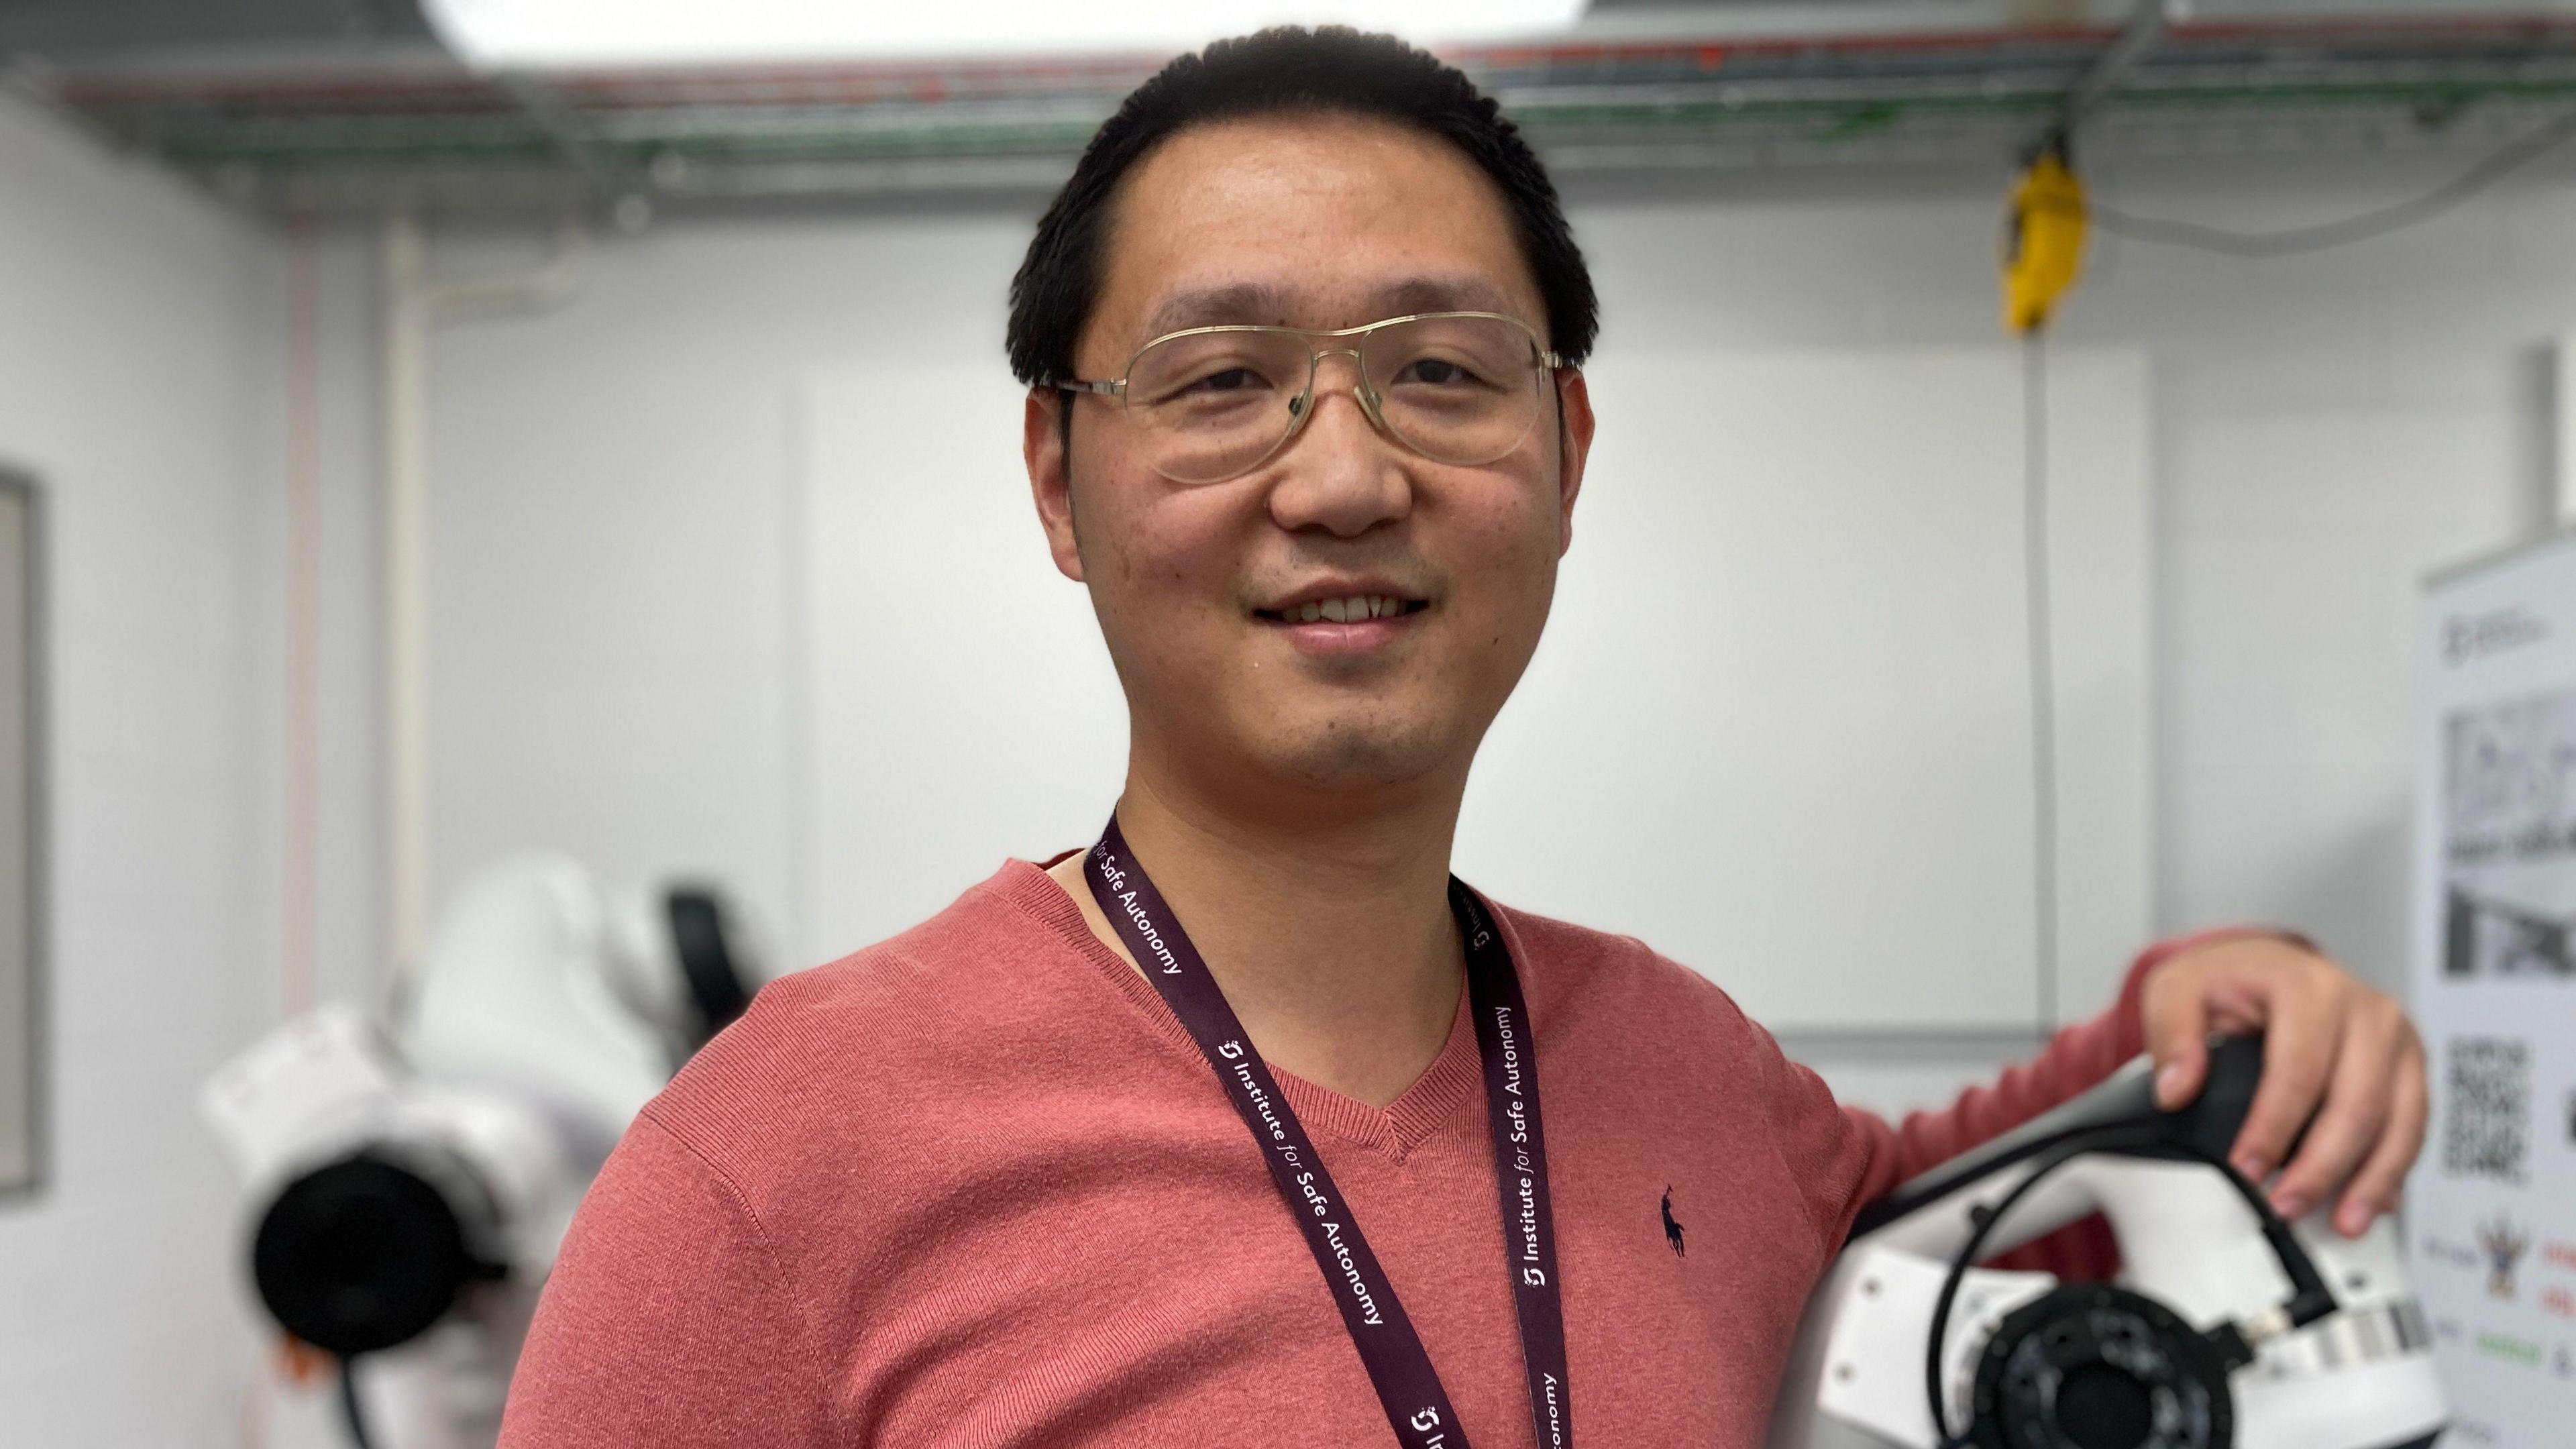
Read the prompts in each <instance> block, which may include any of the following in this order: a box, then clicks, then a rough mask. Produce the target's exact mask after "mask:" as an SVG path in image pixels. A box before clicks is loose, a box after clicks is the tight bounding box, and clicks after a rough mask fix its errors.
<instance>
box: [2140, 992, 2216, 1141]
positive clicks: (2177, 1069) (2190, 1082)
mask: <svg viewBox="0 0 2576 1449" xmlns="http://www.w3.org/2000/svg"><path fill="white" fill-rule="evenodd" d="M2164 978H2165V979H2163V980H2161V981H2150V982H2148V983H2147V989H2146V991H2145V993H2144V994H2143V998H2142V999H2141V1001H2140V1002H2139V1017H2140V1022H2139V1025H2140V1027H2141V1029H2142V1030H2143V1032H2144V1033H2145V1036H2146V1040H2147V1051H2148V1053H2149V1054H2150V1055H2151V1056H2153V1057H2154V1059H2155V1064H2156V1105H2157V1106H2159V1107H2162V1108H2163V1109H2165V1110H2166V1111H2168V1112H2170V1111H2173V1110H2174V1109H2176V1108H2178V1107H2181V1106H2183V1105H2184V1104H2186V1103H2188V1102H2190V1101H2191V1099H2192V1098H2194V1097H2196V1096H2198V1095H2200V1088H2201V1083H2202V1082H2203V1081H2205V1080H2206V1079H2207V1078H2208V1075H2209V1000H2208V998H2207V997H2206V996H2204V995H2203V994H2202V993H2201V992H2200V991H2199V990H2198V989H2197V987H2196V985H2195V984H2194V983H2192V982H2191V981H2190V980H2189V979H2188V978H2183V979H2177V978H2176V977H2175V976H2174V975H2173V974H2172V973H2170V972H2168V973H2165V974H2164ZM2159 988H2161V989H2159Z"/></svg>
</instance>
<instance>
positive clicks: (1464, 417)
mask: <svg viewBox="0 0 2576 1449" xmlns="http://www.w3.org/2000/svg"><path fill="white" fill-rule="evenodd" d="M1362 350H1363V352H1364V353H1365V355H1366V360H1367V367H1368V379H1369V387H1370V388H1371V390H1373V391H1374V392H1375V393H1376V394H1377V399H1378V413H1379V415H1380V416H1382V417H1383V418H1385V419H1386V425H1387V428H1388V430H1389V431H1391V432H1393V433H1394V434H1395V435H1396V436H1397V437H1398V438H1400V439H1402V440H1403V441H1404V443H1405V445H1406V446H1408V447H1411V448H1413V449H1415V450H1417V451H1419V452H1420V453H1422V454H1423V456H1425V457H1428V458H1432V459H1435V460H1437V461H1439V462H1443V463H1457V464H1463V465H1468V466H1475V465H1478V464H1484V463H1490V462H1493V461H1494V460H1495V459H1497V458H1500V457H1501V456H1503V455H1504V454H1505V453H1508V452H1510V451H1511V450H1512V449H1514V448H1517V447H1519V446H1520V444H1521V440H1522V439H1523V438H1526V437H1528V436H1529V433H1530V428H1531V426H1532V425H1533V424H1535V423H1536V422H1537V421H1538V413H1539V386H1538V378H1539V372H1540V358H1539V350H1538V343H1537V340H1536V339H1535V338H1533V337H1532V336H1531V335H1530V333H1529V331H1528V330H1527V329H1526V328H1523V327H1522V326H1520V324H1518V323H1516V322H1512V321H1509V320H1507V319H1504V318H1500V317H1422V318H1417V319H1415V320H1413V321H1410V322H1403V323H1399V324H1397V325H1396V326H1393V327H1389V328H1386V329H1385V330H1383V331H1379V332H1372V333H1370V334H1369V335H1368V339H1367V341H1366V343H1365V344H1364V345H1363V349H1362Z"/></svg>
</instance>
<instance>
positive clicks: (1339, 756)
mask: <svg viewBox="0 0 2576 1449" xmlns="http://www.w3.org/2000/svg"><path fill="white" fill-rule="evenodd" d="M1456 753H1457V749H1456V742H1455V740H1453V739H1452V738H1451V737H1450V733H1449V732H1448V731H1446V730H1442V729H1439V728H1436V727H1434V726H1431V725H1429V724H1427V723H1420V724H1412V725H1409V726H1407V725H1393V724H1390V723H1389V722H1386V721H1370V722H1368V723H1366V724H1357V723H1353V722H1347V721H1338V720H1337V721H1326V722H1323V723H1322V724H1320V725H1319V726H1318V727H1316V728H1314V729H1312V730H1311V731H1301V732H1299V733H1298V734H1297V735H1295V736H1293V737H1291V738H1286V739H1275V740H1272V741H1270V742H1268V748H1265V749H1263V750H1262V751H1261V754H1262V755H1263V756H1265V757H1267V758H1268V759H1269V760H1270V762H1271V765H1272V768H1273V769H1274V770H1275V771H1276V772H1277V773H1278V774H1279V775H1280V776H1281V777H1282V778H1283V779H1285V780H1287V781H1289V782H1290V783H1293V784H1295V785H1298V786H1300V787H1302V788H1305V789H1309V790H1366V789H1373V788H1378V787H1382V786H1388V785H1401V784H1404V783H1406V782H1408V781H1413V780H1419V779H1421V778H1423V777H1424V776H1426V775H1430V774H1434V773H1436V772H1438V771H1439V770H1440V769H1441V768H1442V767H1443V766H1445V765H1447V764H1448V763H1449V762H1450V759H1451V757H1452V756H1454V755H1455V754H1456Z"/></svg>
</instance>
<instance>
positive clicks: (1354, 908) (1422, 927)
mask: <svg viewBox="0 0 2576 1449" xmlns="http://www.w3.org/2000/svg"><path fill="white" fill-rule="evenodd" d="M1464 785H1465V781H1464V779H1463V778H1462V779H1460V780H1458V781H1457V782H1455V784H1454V785H1452V786H1446V787H1443V788H1432V789H1426V790H1414V791H1403V792H1399V796H1400V797H1399V798H1396V799H1393V800H1386V799H1380V800H1376V801H1372V802H1368V804H1367V805H1365V806H1362V805H1352V804H1349V803H1348V802H1344V803H1343V806H1342V808H1328V809H1316V810H1281V809H1276V808H1272V809H1260V810H1243V809H1228V808H1225V807H1226V805H1227V804H1228V803H1230V802H1223V801H1214V800H1209V799H1206V798H1204V797H1203V796H1202V795H1200V794H1199V793H1198V792H1195V791H1192V790H1190V789H1188V788H1186V787H1185V785H1184V784H1183V783H1182V782H1180V781H1177V780H1175V779H1174V778H1172V777H1171V776H1169V775H1166V774H1163V773H1161V772H1158V771H1155V770H1153V769H1151V768H1150V767H1148V766H1147V765H1146V763H1145V762H1143V761H1141V760H1132V759H1131V761H1130V762H1129V766H1128V774H1127V788H1126V790H1125V791H1124V792H1123V793H1122V794H1121V795H1120V796H1119V800H1118V826H1119V829H1120V830H1121V831H1122V832H1124V833H1125V835H1126V837H1127V843H1128V845H1129V847H1130V848H1131V849H1132V850H1133V851H1134V852H1135V855H1136V859H1137V860H1138V861H1139V862H1140V863H1141V864H1142V865H1143V866H1144V867H1145V869H1146V871H1147V873H1148V874H1150V875H1151V876H1152V877H1153V880H1154V885H1155V887H1156V888H1157V889H1158V890H1160V891H1161V892H1162V894H1163V898H1164V899H1165V900H1166V901H1168V902H1170V904H1171V907H1172V910H1173V912H1174V913H1175V914H1176V915H1177V916H1179V918H1180V920H1181V924H1182V927H1183V929H1185V930H1187V931H1188V932H1189V935H1190V940H1191V941H1192V942H1193V943H1194V944H1196V945H1197V947H1198V949H1199V954H1200V955H1201V956H1203V957H1205V958H1206V960H1207V963H1208V970H1209V972H1210V973H1211V974H1213V975H1214V976H1215V977H1216V981H1217V985H1218V986H1219V987H1220V988H1222V989H1223V990H1224V992H1225V997H1226V1001H1227V1004H1229V1005H1231V1006H1232V1007H1233V1008H1234V1012H1235V1015H1236V1017H1237V1018H1239V1019H1240V1020H1241V1021H1242V1023H1243V1028H1244V1031H1245V1032H1246V1033H1247V1034H1248V1035H1250V1037H1251V1038H1252V1043H1253V1045H1254V1047H1256V1048H1257V1049H1258V1050H1259V1051H1260V1052H1261V1055H1262V1056H1263V1057H1264V1058H1265V1059H1266V1060H1268V1061H1269V1062H1270V1063H1271V1065H1272V1066H1274V1067H1277V1068H1279V1069H1282V1070H1285V1071H1289V1072H1293V1073H1295V1074H1296V1075H1298V1076H1300V1077H1303V1078H1305V1079H1306V1080H1308V1081H1310V1082H1313V1083H1315V1084H1316V1085H1318V1086H1322V1087H1326V1088H1329V1089H1331V1090H1333V1091H1336V1092H1339V1093H1341V1094H1343V1095H1344V1096H1348V1097H1353V1098H1356V1099H1358V1100H1360V1101H1363V1102H1366V1103H1368V1104H1370V1105H1371V1106H1377V1107H1383V1106H1385V1105H1386V1104H1388V1103H1389V1102H1392V1101H1394V1100H1395V1099H1396V1098H1397V1097H1399V1096H1401V1095H1403V1093H1404V1090H1405V1088H1407V1087H1409V1086H1411V1085H1412V1084H1413V1082H1414V1079H1415V1078H1417V1077H1419V1076H1421V1075H1422V1072H1423V1070H1424V1069H1425V1068H1427V1067H1429V1066H1430V1065H1431V1062H1432V1059H1433V1058H1435V1057H1437V1056H1438V1055H1439V1054H1440V1048H1441V1046H1442V1044H1443V1043H1445V1042H1446V1041H1447V1039H1448V1036H1449V1028H1450V1025H1451V1023H1452V1022H1453V1020H1454V1019H1455V1016H1456V1013H1457V1009H1458V993H1459V991H1460V990H1461V989H1463V982H1464V973H1463V968H1462V964H1461V955H1460V946H1459V942H1458V933H1457V926H1456V922H1455V920H1454V919H1453V918H1452V917H1451V915H1450V912H1449V902H1448V882H1449V846H1450V841H1451V838H1452V837H1453V836H1454V834H1455V833H1456V829H1457V821H1458V801H1459V797H1460V794H1461V793H1462V791H1463V788H1464ZM1272 803H1273V804H1274V805H1276V804H1278V803H1284V802H1272ZM1081 866H1082V857H1081V856H1079V855H1076V856H1072V857H1068V858H1067V859H1066V860H1065V861H1063V862H1062V863H1060V864H1059V865H1057V866H1056V867H1055V868H1054V872H1053V873H1054V874H1055V875H1056V876H1057V878H1058V881H1059V883H1061V884H1063V885H1064V886H1065V887H1066V890H1067V892H1068V893H1069V894H1071V895H1072V896H1073V898H1074V901H1075V903H1076V904H1077V905H1079V906H1080V907H1081V908H1082V910H1083V914H1084V917H1085V919H1086V920H1088V921H1090V923H1091V927H1092V930H1093V932H1094V933H1095V934H1097V935H1099V936H1100V937H1101V938H1102V939H1103V940H1104V941H1106V942H1108V943H1109V945H1110V946H1111V947H1113V948H1114V949H1116V950H1117V951H1118V952H1119V954H1120V955H1122V956H1125V955H1127V954H1128V953H1127V951H1126V948H1125V945H1124V944H1123V943H1122V942H1121V941H1120V940H1119V938H1118V935H1117V932H1116V931H1115V930H1114V929H1112V928H1111V927H1110V925H1109V921H1108V918H1107V917H1106V916H1104V915H1101V914H1100V913H1099V910H1098V907H1097V905H1096V903H1095V902H1094V901H1093V900H1092V898H1091V890H1090V886H1089V883H1088V882H1087V881H1085V880H1084V879H1083V878H1082V874H1081ZM1129 964H1130V965H1133V964H1134V962H1133V959H1132V958H1130V961H1129Z"/></svg>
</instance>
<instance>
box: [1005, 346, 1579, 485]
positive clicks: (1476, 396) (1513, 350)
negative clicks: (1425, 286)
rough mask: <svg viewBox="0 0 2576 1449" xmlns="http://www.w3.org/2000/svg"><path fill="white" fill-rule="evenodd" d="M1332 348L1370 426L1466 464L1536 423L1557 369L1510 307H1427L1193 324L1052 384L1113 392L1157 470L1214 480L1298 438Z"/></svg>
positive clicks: (1506, 446)
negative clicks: (1353, 375) (1332, 325)
mask: <svg viewBox="0 0 2576 1449" xmlns="http://www.w3.org/2000/svg"><path fill="white" fill-rule="evenodd" d="M1334 344H1341V345H1334ZM1334 356H1342V357H1348V358H1350V359H1352V361H1353V362H1355V363H1357V364H1358V368H1359V382H1358V386H1357V388H1356V389H1355V392H1356V394H1357V396H1358V398H1359V404H1360V410H1361V411H1362V412H1364V413H1366V414H1368V418H1369V421H1370V422H1371V423H1374V424H1375V425H1376V426H1377V428H1378V430H1379V431H1381V432H1383V433H1385V434H1386V435H1387V436H1388V437H1390V438H1393V439H1395V440H1396V441H1397V442H1398V443H1401V444H1403V445H1404V446H1405V447H1407V448H1410V449H1412V450H1413V451H1414V452H1417V453H1420V454H1421V455H1422V456H1424V457H1426V458H1429V459H1431V460H1432V461H1434V462H1438V463H1452V464H1457V465H1459V466H1462V467H1471V468H1472V467H1478V466H1481V465H1483V464H1486V463H1491V462H1493V461H1494V460H1496V459H1498V458H1500V457H1502V456H1503V455H1504V454H1506V453H1509V452H1510V451H1512V450H1513V449H1514V448H1517V447H1519V446H1520V445H1521V440H1522V439H1524V438H1527V437H1528V436H1529V434H1530V429H1531V428H1533V427H1534V426H1536V425H1537V422H1538V417H1539V413H1540V410H1541V409H1540V405H1539V398H1540V394H1541V391H1542V388H1541V383H1542V380H1543V379H1545V378H1546V377H1547V376H1549V375H1550V374H1551V373H1552V372H1553V371H1554V370H1555V369H1556V368H1559V367H1562V366H1564V360H1563V359H1562V358H1560V357H1558V356H1557V354H1555V353H1553V352H1550V351H1548V350H1547V349H1546V348H1545V347H1543V346H1541V345H1540V344H1539V337H1538V333H1537V332H1536V331H1535V330H1534V329H1532V328H1531V326H1530V325H1529V324H1528V323H1526V322H1523V321H1522V320H1520V319H1519V318H1517V317H1510V316H1505V315H1504V314H1502V313H1500V312H1423V313H1418V314H1416V315H1413V316H1410V317H1390V318H1388V319H1387V320H1385V321H1383V322H1372V323H1370V324H1368V325H1367V326H1365V327H1345V328H1343V329H1341V330H1340V331H1337V332H1325V331H1318V330H1316V329H1313V328H1307V327H1259V326H1227V327H1193V328H1190V329H1189V330H1187V331H1185V332H1173V333H1168V334H1166V335H1164V336H1161V337H1157V338H1155V339H1154V340H1153V341H1151V342H1148V343H1146V344H1145V345H1144V346H1143V347H1142V348H1139V349H1138V350H1137V353H1136V356H1135V357H1134V358H1133V359H1132V360H1130V361H1129V362H1128V364H1127V375H1126V376H1124V377H1120V378H1114V379H1111V380H1109V381H1106V382H1086V381H1074V382H1060V383H1057V384H1056V386H1057V387H1058V388H1061V389H1063V390H1064V391H1066V392H1070V393H1097V394H1100V395H1102V396H1104V397H1114V398H1117V399H1118V400H1119V402H1120V403H1121V404H1122V405H1123V406H1124V407H1125V409H1126V412H1127V416H1128V417H1129V418H1131V419H1133V420H1134V421H1135V422H1136V423H1137V425H1139V426H1140V427H1142V428H1143V429H1144V434H1145V438H1146V441H1147V449H1148V457H1149V458H1150V459H1151V461H1152V464H1153V467H1154V470H1155V471H1156V472H1158V473H1160V474H1162V475H1163V476H1164V477H1166V478H1169V479H1171V480H1172V481H1173V482H1175V483H1222V482H1225V481H1226V480H1227V479H1229V478H1239V477H1241V476H1243V475H1244V474H1246V473H1249V472H1251V471H1252V470H1253V469H1255V468H1257V467H1259V466H1261V464H1262V463H1264V462H1266V461H1267V460H1268V459H1269V458H1270V457H1271V455H1272V454H1275V453H1277V452H1278V451H1279V450H1280V449H1281V448H1284V447H1286V446H1287V445H1288V440H1289V439H1290V438H1293V437H1295V436H1297V430H1298V429H1299V428H1301V427H1304V426H1305V424H1306V419H1307V418H1309V417H1311V416H1313V415H1314V411H1315V374H1316V373H1317V371H1319V370H1320V369H1321V367H1322V365H1323V360H1324V359H1325V358H1327V357H1334Z"/></svg>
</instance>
